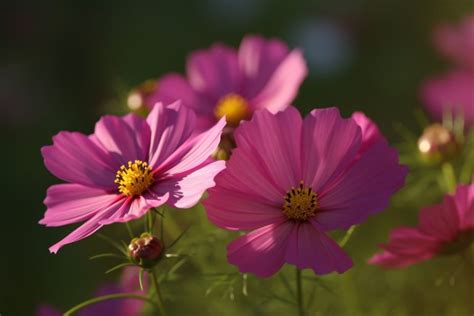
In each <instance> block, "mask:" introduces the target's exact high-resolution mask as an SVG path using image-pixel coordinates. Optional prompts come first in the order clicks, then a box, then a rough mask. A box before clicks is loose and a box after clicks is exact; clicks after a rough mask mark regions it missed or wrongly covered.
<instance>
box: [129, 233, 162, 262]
mask: <svg viewBox="0 0 474 316" xmlns="http://www.w3.org/2000/svg"><path fill="white" fill-rule="evenodd" d="M162 251H163V246H162V244H161V242H160V240H159V239H158V238H156V237H155V236H153V235H151V234H149V233H143V234H141V236H140V238H134V239H132V241H131V242H130V245H128V255H129V257H130V259H131V260H132V261H133V262H134V263H136V264H139V265H140V266H142V267H144V268H151V267H153V266H154V265H155V264H156V263H157V262H158V259H159V258H160V256H161V253H162Z"/></svg>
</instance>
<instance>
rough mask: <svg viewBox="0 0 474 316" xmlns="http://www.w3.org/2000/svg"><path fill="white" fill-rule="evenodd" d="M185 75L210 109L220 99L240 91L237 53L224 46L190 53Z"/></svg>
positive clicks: (240, 77)
mask: <svg viewBox="0 0 474 316" xmlns="http://www.w3.org/2000/svg"><path fill="white" fill-rule="evenodd" d="M187 75H188V80H189V83H190V84H191V86H192V87H193V88H194V90H196V91H198V92H199V93H200V94H201V96H202V97H203V98H204V99H205V100H206V101H207V103H208V104H209V105H210V106H211V107H214V106H215V104H217V101H218V100H219V99H220V98H221V97H223V96H225V95H227V94H229V93H232V92H233V93H238V92H239V91H240V87H241V79H242V76H241V74H240V70H239V65H238V62H237V53H236V52H235V50H234V49H232V48H229V47H227V46H224V45H219V44H218V45H214V46H212V47H211V48H209V49H208V50H199V51H196V52H194V53H192V54H191V56H190V57H189V59H188V62H187Z"/></svg>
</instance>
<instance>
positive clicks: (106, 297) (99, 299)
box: [64, 293, 156, 316]
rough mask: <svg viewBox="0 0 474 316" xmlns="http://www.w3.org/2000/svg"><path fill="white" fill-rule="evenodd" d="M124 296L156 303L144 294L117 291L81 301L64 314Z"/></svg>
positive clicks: (68, 314)
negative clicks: (117, 292) (116, 292)
mask: <svg viewBox="0 0 474 316" xmlns="http://www.w3.org/2000/svg"><path fill="white" fill-rule="evenodd" d="M124 298H132V299H136V300H142V301H145V302H147V303H149V304H151V305H155V306H156V303H155V302H154V301H153V300H151V299H149V298H148V297H146V296H143V295H138V294H133V293H119V294H110V295H104V296H99V297H94V298H92V299H90V300H87V301H85V302H82V303H80V304H78V305H76V306H74V307H73V308H71V309H69V310H68V311H67V312H65V313H64V316H70V315H74V313H76V312H78V311H80V310H81V309H83V308H86V307H87V306H90V305H94V304H97V303H100V302H104V301H110V300H118V299H124Z"/></svg>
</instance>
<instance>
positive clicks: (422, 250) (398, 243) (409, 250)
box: [369, 227, 441, 268]
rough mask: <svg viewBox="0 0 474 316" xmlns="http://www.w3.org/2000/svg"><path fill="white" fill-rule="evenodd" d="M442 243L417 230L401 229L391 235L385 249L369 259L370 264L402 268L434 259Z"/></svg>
mask: <svg viewBox="0 0 474 316" xmlns="http://www.w3.org/2000/svg"><path fill="white" fill-rule="evenodd" d="M440 245H441V244H440V242H439V241H437V240H436V239H434V238H432V237H430V236H428V235H426V234H424V233H422V232H420V231H419V230H418V229H416V228H411V227H399V228H396V229H394V230H393V231H392V232H391V233H390V240H389V242H388V244H385V245H381V247H382V248H383V249H384V251H382V252H381V253H379V254H376V255H374V256H373V257H372V258H370V259H369V263H370V264H376V265H382V266H385V267H387V268H401V267H406V266H409V265H412V264H414V263H417V262H421V261H424V260H427V259H430V258H432V257H433V256H434V255H435V254H436V253H437V251H438V250H439V248H440Z"/></svg>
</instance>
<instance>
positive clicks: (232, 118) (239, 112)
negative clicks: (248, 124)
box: [214, 93, 250, 126]
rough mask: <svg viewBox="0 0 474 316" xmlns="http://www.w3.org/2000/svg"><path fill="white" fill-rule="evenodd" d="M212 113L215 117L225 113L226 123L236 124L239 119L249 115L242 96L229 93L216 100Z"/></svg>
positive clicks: (246, 104)
mask: <svg viewBox="0 0 474 316" xmlns="http://www.w3.org/2000/svg"><path fill="white" fill-rule="evenodd" d="M214 114H215V115H216V117H217V118H221V117H223V116H224V115H225V117H226V121H227V124H228V125H230V126H237V125H239V123H240V121H241V120H244V119H246V118H248V117H249V116H250V110H249V105H248V103H247V101H246V100H245V99H244V98H242V97H241V96H240V95H238V94H235V93H230V94H228V95H226V96H225V97H223V98H221V99H220V100H219V101H218V102H217V105H216V108H215V110H214Z"/></svg>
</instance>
